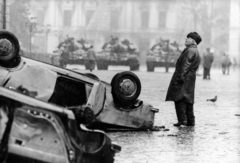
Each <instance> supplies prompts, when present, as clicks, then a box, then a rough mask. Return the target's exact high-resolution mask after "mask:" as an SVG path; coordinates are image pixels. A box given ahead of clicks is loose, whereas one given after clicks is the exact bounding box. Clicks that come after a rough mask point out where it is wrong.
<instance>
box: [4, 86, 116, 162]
mask: <svg viewBox="0 0 240 163" xmlns="http://www.w3.org/2000/svg"><path fill="white" fill-rule="evenodd" d="M72 109H73V108H72ZM75 109H76V110H83V108H75ZM76 110H75V111H73V110H69V109H65V108H62V107H57V106H55V105H52V104H49V103H46V102H43V101H40V100H37V99H35V98H32V97H29V96H26V95H23V94H22V93H19V92H16V91H13V90H10V89H7V88H4V87H0V162H1V163H19V162H24V163H101V162H107V163H112V162H114V155H115V153H116V152H120V151H121V147H120V146H118V145H117V144H114V143H112V141H111V139H110V138H109V137H108V136H107V135H106V134H105V133H104V132H103V131H100V130H90V129H88V128H87V127H86V125H85V124H84V123H86V121H85V120H84V119H86V117H85V118H84V116H86V115H84V114H82V115H83V116H82V117H81V118H79V115H77V114H76V113H80V112H79V111H78V112H76ZM76 117H78V119H76Z"/></svg>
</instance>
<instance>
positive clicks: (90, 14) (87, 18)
mask: <svg viewBox="0 0 240 163" xmlns="http://www.w3.org/2000/svg"><path fill="white" fill-rule="evenodd" d="M93 14H94V10H87V11H86V25H88V24H89V22H90V20H91V19H92V16H93Z"/></svg>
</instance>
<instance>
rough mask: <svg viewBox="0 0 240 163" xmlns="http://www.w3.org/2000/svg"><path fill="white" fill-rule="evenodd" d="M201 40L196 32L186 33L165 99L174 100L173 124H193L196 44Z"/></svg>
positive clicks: (196, 59) (197, 62)
mask: <svg viewBox="0 0 240 163" xmlns="http://www.w3.org/2000/svg"><path fill="white" fill-rule="evenodd" d="M201 41H202V39H201V37H200V36H199V35H198V33H197V32H191V33H189V34H188V35H187V38H186V41H185V45H186V48H185V49H184V51H183V52H182V54H181V55H180V57H179V58H178V61H177V63H176V69H175V72H174V74H173V77H172V80H171V82H170V85H169V88H168V92H167V96H166V101H174V103H175V109H176V113H177V119H178V123H176V124H174V126H181V125H188V126H194V125H195V116H194V111H193V104H194V89H195V81H196V71H197V69H198V66H199V64H200V56H199V53H198V49H197V45H198V44H199V43H200V42H201Z"/></svg>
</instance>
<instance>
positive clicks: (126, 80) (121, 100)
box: [111, 71, 141, 108]
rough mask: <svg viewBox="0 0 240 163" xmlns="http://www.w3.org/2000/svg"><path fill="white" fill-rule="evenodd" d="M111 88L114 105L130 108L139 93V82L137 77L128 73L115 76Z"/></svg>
mask: <svg viewBox="0 0 240 163" xmlns="http://www.w3.org/2000/svg"><path fill="white" fill-rule="evenodd" d="M111 86H112V95H113V100H114V103H115V104H117V105H120V106H122V107H123V108H131V106H132V105H133V104H134V102H135V101H136V100H137V98H138V96H139V95H140V93H141V82H140V80H139V78H138V77H137V75H135V74H134V73H132V72H130V71H124V72H121V73H118V74H116V75H115V76H114V77H113V79H112V81H111Z"/></svg>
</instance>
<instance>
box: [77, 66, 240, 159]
mask: <svg viewBox="0 0 240 163" xmlns="http://www.w3.org/2000/svg"><path fill="white" fill-rule="evenodd" d="M125 70H128V69H125V68H124V69H122V71H125ZM80 71H83V72H85V71H86V70H80ZM119 71H121V70H116V69H115V68H113V70H111V71H107V72H108V73H106V71H97V70H96V71H93V73H94V74H96V75H97V76H99V78H100V79H102V80H104V81H107V82H111V79H112V77H113V76H114V74H116V73H117V72H119ZM172 72H173V69H172V70H170V73H165V72H164V69H158V70H157V72H152V73H148V72H146V71H144V70H141V71H137V72H134V73H136V74H137V75H138V77H139V78H140V80H141V83H142V93H141V95H140V99H142V100H143V101H144V102H147V103H150V104H152V105H153V106H154V107H157V108H159V109H160V111H159V113H157V114H156V120H155V125H159V126H163V125H164V126H165V127H166V128H167V129H169V131H163V130H161V131H159V132H152V131H146V132H110V133H108V134H109V136H110V137H111V138H112V140H113V141H114V142H117V143H118V144H119V145H121V146H122V151H121V152H120V153H119V154H117V155H116V161H115V162H116V163H161V162H162V163H203V162H204V163H237V162H240V116H236V114H240V98H239V97H240V73H239V72H240V71H231V72H230V75H223V74H222V73H221V70H220V69H213V70H212V71H211V80H203V79H202V76H197V81H196V91H195V105H194V109H195V116H196V126H195V127H181V128H177V127H173V126H172V124H173V123H175V122H176V114H175V110H174V104H173V103H172V102H165V101H164V100H165V96H166V91H167V88H168V85H169V82H170V79H171V77H172ZM199 72H200V73H201V72H202V70H200V71H199ZM215 95H218V100H217V102H216V103H215V104H214V103H212V102H209V101H206V99H209V98H213V97H214V96H215Z"/></svg>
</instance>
